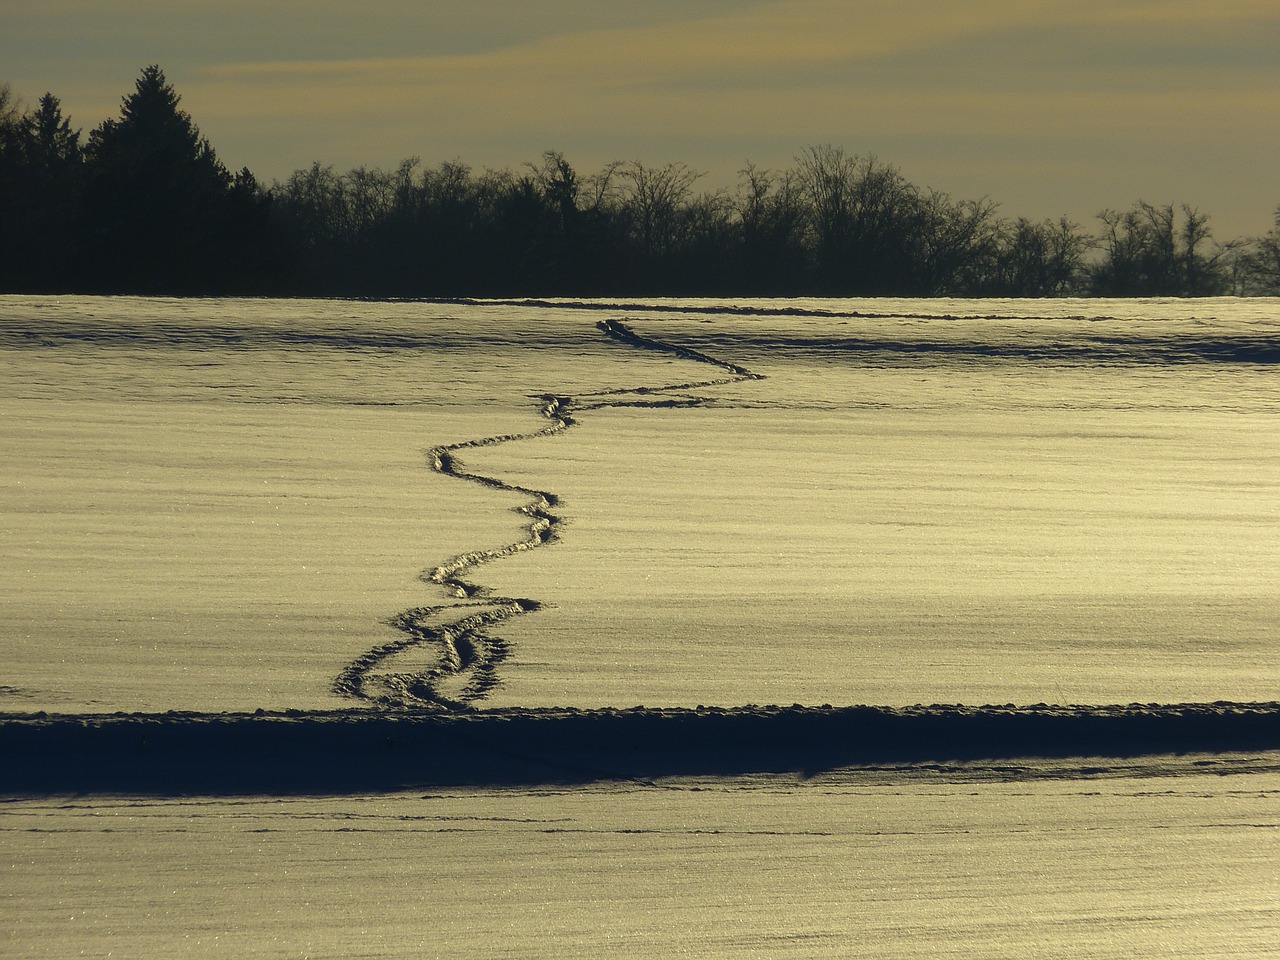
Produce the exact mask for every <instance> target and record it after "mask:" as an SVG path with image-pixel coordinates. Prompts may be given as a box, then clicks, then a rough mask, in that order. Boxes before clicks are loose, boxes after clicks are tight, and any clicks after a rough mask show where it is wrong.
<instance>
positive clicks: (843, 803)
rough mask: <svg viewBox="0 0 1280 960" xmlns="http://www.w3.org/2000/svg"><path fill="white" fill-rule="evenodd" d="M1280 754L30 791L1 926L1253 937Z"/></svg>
mask: <svg viewBox="0 0 1280 960" xmlns="http://www.w3.org/2000/svg"><path fill="white" fill-rule="evenodd" d="M1276 763H1277V757H1276V756H1275V755H1273V756H1272V758H1271V759H1270V760H1269V761H1266V762H1263V761H1253V762H1252V763H1243V762H1240V761H1224V760H1220V759H1215V758H1201V759H1200V762H1199V765H1197V761H1196V759H1195V758H1188V759H1187V760H1177V759H1174V758H1152V760H1151V761H1149V762H1148V764H1147V765H1145V766H1138V767H1136V768H1132V767H1131V768H1126V767H1113V768H1099V769H1094V770H1093V771H1092V772H1090V773H1088V774H1085V775H1081V773H1080V771H1079V770H1078V769H1059V768H1052V767H1043V766H1041V767H1038V768H1030V769H1027V768H1023V769H1019V768H1017V767H1016V766H1014V765H1004V766H1003V767H1002V768H1000V769H999V770H990V769H983V768H977V769H973V768H968V769H966V768H963V767H960V768H950V769H930V770H923V771H921V770H915V771H893V770H889V771H869V772H862V773H858V774H856V775H847V776H843V777H828V778H817V779H814V780H809V781H797V780H794V779H793V778H786V777H772V778H750V779H731V780H721V779H716V780H708V781H689V780H681V781H660V782H657V783H653V784H647V785H646V784H635V783H621V784H613V785H601V786H596V787H575V788H573V789H563V788H554V787H550V788H546V789H539V790H527V789H522V790H476V789H451V790H437V791H432V792H431V793H429V794H425V795H424V794H422V793H413V794H390V795H378V796H367V797H342V798H298V797H278V798H247V799H241V800H226V799H208V798H200V797H192V798H180V799H173V800H154V799H148V800H133V799H128V798H118V799H117V798H93V799H88V798H72V797H59V798H55V799H51V800H23V801H15V802H10V803H6V804H0V849H2V850H3V855H4V859H5V861H6V862H5V887H4V895H3V902H4V909H3V911H0V917H2V919H0V940H2V941H3V942H4V945H5V946H4V952H5V953H6V954H7V955H9V956H21V957H32V958H37V957H49V958H55V957H57V958H61V957H67V956H79V955H84V956H98V957H101V956H108V955H111V956H125V957H173V956H192V955H204V956H229V957H271V958H276V957H279V958H297V957H369V958H383V957H440V958H450V960H452V958H474V957H499V956H501V957H566V958H583V960H595V958H601V957H605V958H611V957H677V956H695V957H726V958H729V957H732V958H738V957H742V958H745V957H797V958H800V957H805V958H808V957H831V958H844V957H875V958H885V960H890V958H894V960H899V958H921V960H924V958H929V960H934V958H957V960H959V958H964V960H972V958H1001V960H1028V958H1046V960H1047V958H1059V957H1072V958H1116V960H1121V958H1124V960H1128V958H1132V957H1144V958H1175V957H1176V958H1187V960H1192V958H1195V960H1200V958H1204V957H1234V958H1245V957H1252V958H1259V960H1260V958H1263V957H1273V956H1275V944H1276V941H1277V933H1280V907H1278V906H1277V904H1280V896H1277V894H1280V880H1278V879H1277V867H1276V864H1277V863H1280V829H1278V828H1280V822H1278V821H1277V815H1276V813H1277V803H1278V801H1280V773H1277V772H1276ZM1233 770H1235V771H1237V772H1232V771H1233Z"/></svg>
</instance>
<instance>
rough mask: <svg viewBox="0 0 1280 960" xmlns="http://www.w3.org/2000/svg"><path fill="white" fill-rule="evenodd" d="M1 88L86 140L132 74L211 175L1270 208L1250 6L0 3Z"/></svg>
mask: <svg viewBox="0 0 1280 960" xmlns="http://www.w3.org/2000/svg"><path fill="white" fill-rule="evenodd" d="M0 23H2V24H3V27H2V29H0V83H3V82H7V83H9V85H10V86H11V87H12V89H13V92H14V93H16V94H17V95H19V96H20V97H21V98H22V99H23V101H24V102H26V103H27V104H34V103H35V101H36V100H38V99H39V97H40V96H41V94H43V93H44V92H46V91H49V92H52V93H54V94H55V95H57V96H58V97H59V98H60V99H61V100H62V104H63V109H64V112H65V113H66V114H67V115H69V116H70V118H71V120H72V123H73V125H74V126H76V127H80V128H82V129H83V130H84V131H85V133H86V135H87V133H88V131H89V130H90V129H92V128H93V127H94V126H96V125H97V124H98V123H100V122H101V121H102V120H104V119H106V118H108V117H113V116H118V114H119V107H120V101H121V99H122V98H123V97H124V96H125V95H126V94H128V93H129V92H131V91H132V89H133V84H134V81H135V80H136V79H137V77H138V74H139V73H140V71H141V69H142V68H143V67H144V66H146V65H148V64H152V63H156V64H159V65H160V66H161V67H162V68H163V69H164V71H165V74H166V76H167V77H168V79H169V81H170V82H171V83H172V84H173V85H174V86H175V88H176V89H177V91H178V93H179V94H180V95H181V96H182V106H183V108H184V109H186V110H187V111H188V112H189V113H190V114H191V115H192V117H193V119H194V120H195V122H196V124H197V125H198V126H199V127H200V129H201V131H202V132H203V133H204V134H205V136H207V137H208V138H209V140H210V141H211V142H212V144H213V146H214V148H215V149H216V150H217V152H218V155H219V157H221V158H222V160H223V162H224V163H226V165H227V166H228V167H231V168H232V169H239V168H241V167H245V166H247V167H248V168H249V169H250V170H252V171H253V172H254V174H255V175H256V176H257V177H258V179H259V180H260V181H263V182H264V183H270V182H272V181H273V180H277V179H280V180H282V179H285V178H287V177H288V176H289V174H290V173H292V172H293V171H294V170H297V169H299V168H302V167H307V166H310V164H311V163H312V162H315V161H319V162H320V163H322V164H326V165H333V166H334V167H335V168H337V169H338V170H339V171H345V170H348V169H351V168H353V167H356V166H362V165H363V166H370V167H395V166H396V165H398V163H399V162H400V161H401V160H403V159H405V158H408V157H419V158H421V160H422V162H423V163H424V164H425V165H427V166H436V165H438V164H439V163H441V162H443V161H450V160H461V161H463V162H465V163H467V164H470V165H471V166H472V167H474V168H476V169H482V168H485V167H493V168H498V169H516V168H519V167H520V166H521V165H523V164H525V163H527V162H531V161H536V160H537V159H538V158H539V157H540V156H541V154H542V153H543V151H545V150H549V149H555V150H559V151H561V152H563V153H564V154H565V156H566V158H567V159H568V160H569V162H570V163H571V164H573V166H574V167H575V168H576V169H577V170H578V171H579V172H580V173H582V174H589V173H591V172H594V171H595V170H598V169H600V168H601V167H602V166H603V165H604V164H606V163H608V162H609V161H613V160H640V161H642V162H644V163H646V164H649V165H662V164H666V163H672V162H679V163H684V164H687V165H688V166H689V167H691V168H693V169H695V170H698V171H701V172H703V173H704V174H705V175H704V176H703V178H702V179H701V180H700V181H699V186H700V187H701V188H703V189H706V190H712V189H717V188H721V187H732V186H733V185H734V183H736V181H737V171H739V170H740V169H741V168H742V167H743V166H744V165H745V164H746V163H747V162H748V161H750V162H752V163H754V164H755V165H756V166H757V167H760V168H765V169H782V168H786V167H790V166H793V165H794V163H795V158H796V157H797V155H799V154H800V153H802V152H803V151H804V150H805V149H806V148H807V147H809V146H813V145H820V144H835V145H838V146H841V147H843V148H844V149H845V150H846V151H847V152H848V153H851V154H859V155H869V154H870V155H875V156H876V157H878V158H879V159H881V160H882V161H886V162H888V163H891V164H893V165H895V166H897V167H898V168H899V169H900V170H901V172H902V173H903V175H904V176H905V177H906V178H907V179H908V180H910V181H911V182H912V183H915V184H917V185H918V186H921V187H929V188H932V189H936V190H940V191H943V192H946V193H948V194H950V195H952V196H953V197H955V198H963V199H977V198H980V197H989V198H990V199H992V200H995V201H997V202H998V203H999V205H1000V213H1001V214H1003V215H1005V216H1009V217H1014V216H1027V217H1031V218H1032V219H1040V218H1042V217H1055V218H1056V217H1058V216H1060V215H1066V216H1069V217H1071V218H1072V219H1074V220H1076V221H1077V222H1080V223H1082V224H1085V225H1086V226H1088V227H1090V228H1093V227H1096V226H1097V222H1096V221H1095V220H1094V216H1095V215H1096V214H1097V213H1098V212H1099V211H1100V210H1102V209H1104V208H1116V209H1124V208H1127V207H1129V206H1130V205H1131V204H1132V203H1134V202H1135V201H1137V200H1139V199H1142V200H1146V201H1148V202H1151V203H1157V204H1163V203H1177V204H1181V203H1187V204H1190V205H1191V206H1193V207H1197V208H1199V209H1200V210H1201V211H1202V212H1205V213H1208V214H1210V215H1211V217H1212V220H1211V226H1212V227H1213V229H1214V232H1215V235H1216V236H1217V238H1218V239H1219V240H1228V239H1231V238H1233V237H1236V236H1253V235H1258V234H1261V233H1264V232H1266V231H1267V230H1268V229H1269V228H1270V227H1271V226H1272V225H1273V223H1274V218H1275V212H1276V208H1277V206H1278V205H1280V163H1277V157H1280V3H1277V2H1276V0H951V2H944V0H630V2H627V3H619V2H616V0H466V2H444V3H442V2H430V0H361V2H358V3H352V2H351V0H267V2H264V0H219V2H212V0H6V3H5V9H4V11H3V13H2V14H0Z"/></svg>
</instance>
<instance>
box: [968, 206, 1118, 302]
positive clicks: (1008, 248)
mask: <svg viewBox="0 0 1280 960" xmlns="http://www.w3.org/2000/svg"><path fill="white" fill-rule="evenodd" d="M1093 244H1094V241H1093V240H1092V238H1090V237H1088V236H1086V235H1085V234H1083V233H1081V232H1080V227H1079V225H1078V224H1075V223H1073V222H1072V221H1070V220H1068V219H1067V218H1066V217H1062V218H1060V219H1058V220H1057V221H1053V220H1043V221H1040V222H1039V223H1033V222H1032V221H1030V220H1027V219H1026V218H1024V217H1019V218H1018V219H1017V220H1016V221H1014V222H1013V223H1011V224H1004V225H1003V226H1002V227H1001V229H1000V230H999V232H998V235H997V240H996V245H997V249H996V257H995V263H994V265H993V272H992V276H991V278H990V282H989V283H988V284H987V285H986V286H985V288H984V290H983V292H984V293H988V294H993V295H996V296H1008V297H1054V296H1062V295H1065V294H1071V293H1075V292H1077V291H1079V290H1080V286H1081V282H1082V278H1083V276H1084V258H1085V254H1086V253H1088V251H1089V249H1090V247H1092V246H1093Z"/></svg>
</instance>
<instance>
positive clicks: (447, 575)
mask: <svg viewBox="0 0 1280 960" xmlns="http://www.w3.org/2000/svg"><path fill="white" fill-rule="evenodd" d="M596 328H597V329H598V330H600V332H601V333H602V334H603V335H604V336H606V337H608V338H609V339H610V340H613V341H615V342H617V343H621V344H623V345H625V346H628V347H632V348H634V349H637V350H650V351H656V352H659V353H667V354H671V355H672V356H675V357H677V358H679V359H682V360H692V361H695V362H697V363H704V364H709V365H711V366H714V367H718V368H719V369H721V370H723V371H724V372H725V374H726V376H722V377H719V378H715V379H710V380H699V381H692V382H686V383H675V384H666V385H663V386H658V387H619V388H617V389H613V390H603V391H597V392H593V393H587V394H582V395H581V396H579V397H577V398H571V397H564V396H557V395H554V394H545V395H542V396H540V397H538V398H537V400H538V402H539V412H540V413H541V415H542V417H543V418H544V419H545V420H547V421H548V424H547V426H545V427H543V428H542V429H541V430H534V431H531V432H528V433H512V434H503V435H501V436H493V437H482V438H477V439H473V440H463V441H460V442H458V443H450V444H442V445H440V446H437V447H433V448H432V449H431V450H430V451H429V453H428V455H427V456H428V462H429V463H430V466H431V469H432V470H434V471H435V472H436V473H441V474H444V475H445V476H448V477H453V478H456V479H458V480H465V481H467V482H470V483H476V484H479V485H481V486H484V487H488V488H490V489H493V490H502V491H506V492H508V493H518V494H521V495H523V496H527V497H528V498H529V499H528V501H527V502H525V503H523V504H521V505H520V506H518V507H516V508H515V510H516V512H517V513H520V514H522V515H523V516H524V517H526V518H527V520H528V523H527V524H526V526H525V531H526V534H527V536H526V537H525V538H524V539H522V540H518V541H516V542H515V543H510V544H507V545H506V546H504V547H499V548H497V549H490V550H472V551H469V552H467V553H463V554H459V555H458V556H456V557H453V558H452V559H449V560H446V561H445V562H444V563H442V564H440V565H439V566H436V567H433V568H432V569H430V570H427V571H425V572H424V573H423V574H422V575H421V578H422V579H423V580H425V581H426V582H428V583H431V584H435V585H437V586H439V587H442V588H443V589H444V590H446V591H447V592H448V593H449V594H451V595H452V596H453V597H454V598H456V599H458V600H461V601H464V602H462V603H444V604H436V605H432V606H424V607H415V608H413V609H411V610H406V611H404V612H403V613H401V614H399V615H398V616H396V617H394V618H393V619H392V620H391V621H390V622H391V625H392V626H394V627H395V628H396V629H397V630H399V631H400V633H401V636H400V637H398V638H396V639H395V640H392V641H390V642H388V643H385V644H381V645H379V646H377V647H374V648H373V649H371V650H369V651H367V652H366V653H364V654H362V655H361V656H359V657H357V658H356V659H355V660H353V661H352V662H351V663H349V664H347V666H346V667H344V668H343V669H342V671H341V673H339V674H338V676H337V677H336V678H335V679H334V682H333V689H334V692H336V693H339V694H341V695H343V696H348V697H353V698H356V699H362V700H366V701H369V702H372V703H376V704H379V705H381V706H387V707H397V706H399V707H417V708H421V707H437V708H442V709H447V710H459V709H466V708H467V707H469V706H470V705H471V704H473V703H474V702H475V701H477V700H480V699H482V698H483V697H484V696H485V694H487V693H488V692H489V691H490V690H491V689H493V687H494V686H495V685H496V684H497V683H498V673H497V669H498V666H499V665H500V664H501V663H502V661H503V660H505V659H506V658H507V656H508V653H509V645H508V644H507V642H506V641H504V640H503V639H502V638H501V637H498V636H495V635H494V634H493V633H492V632H490V628H493V627H496V626H499V625H500V624H502V623H503V622H505V621H506V620H509V619H511V618H513V617H518V616H522V615H524V614H526V613H532V612H533V611H535V610H538V609H539V608H540V606H541V604H539V602H538V601H537V600H532V599H528V598H523V597H498V596H493V595H491V594H490V593H489V591H488V590H487V589H486V588H485V587H483V586H481V585H479V584H477V583H474V582H472V581H470V580H468V579H466V574H467V573H468V572H469V571H470V570H471V569H473V568H474V567H478V566H480V565H481V564H483V563H488V562H490V561H492V560H501V559H502V558H504V557H509V556H513V555H514V554H517V553H521V552H523V551H525V550H533V549H535V548H537V547H542V546H546V545H548V544H551V543H554V542H555V540H556V538H557V533H556V527H557V526H558V525H559V523H560V518H559V517H558V516H557V515H556V514H555V513H554V512H553V509H554V508H555V507H556V506H557V504H558V502H559V500H558V498H557V497H556V495H555V494H554V493H551V492H549V491H546V490H535V489H533V488H531V487H522V486H520V485H518V484H513V483H508V482H506V481H505V480H501V479H498V478H496V477H489V476H484V475H482V474H478V473H472V472H470V471H469V470H467V469H466V467H465V466H464V465H463V464H462V461H461V459H460V458H459V457H458V456H457V453H458V451H461V450H469V449H475V448H479V447H492V446H496V445H498V444H501V443H509V442H511V441H514V440H532V439H535V438H540V437H553V436H555V435H556V434H559V433H563V432H564V431H565V430H568V429H569V428H570V427H572V426H573V425H574V419H573V417H572V416H571V411H581V410H601V409H604V408H607V407H624V406H626V407H634V406H653V407H676V406H697V405H699V404H700V403H702V402H704V400H705V398H702V397H698V396H693V395H690V392H691V391H695V390H700V389H704V388H708V387H717V386H724V385H727V384H731V383H737V382H739V381H743V380H761V379H763V375H762V374H758V373H753V372H752V371H750V370H748V369H746V368H745V367H741V366H738V365H737V364H734V363H730V362H729V361H727V360H721V359H719V358H717V357H713V356H710V355H709V354H705V353H701V352H699V351H697V350H693V349H690V348H688V347H682V346H679V345H678V344H673V343H668V342H666V341H664V340H657V339H654V338H651V337H645V336H642V335H640V334H638V333H636V332H635V331H634V330H632V329H631V327H630V326H628V325H627V323H625V322H624V321H622V320H601V321H599V322H597V323H596ZM459 613H461V614H462V615H461V616H458V614H459ZM451 618H452V619H451ZM430 654H434V657H435V660H434V662H433V663H431V664H430V665H426V666H420V667H418V668H417V669H412V668H408V667H407V666H402V667H401V668H400V669H396V663H395V661H396V660H397V659H401V660H407V659H409V658H410V657H414V656H419V657H420V656H423V655H430Z"/></svg>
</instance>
